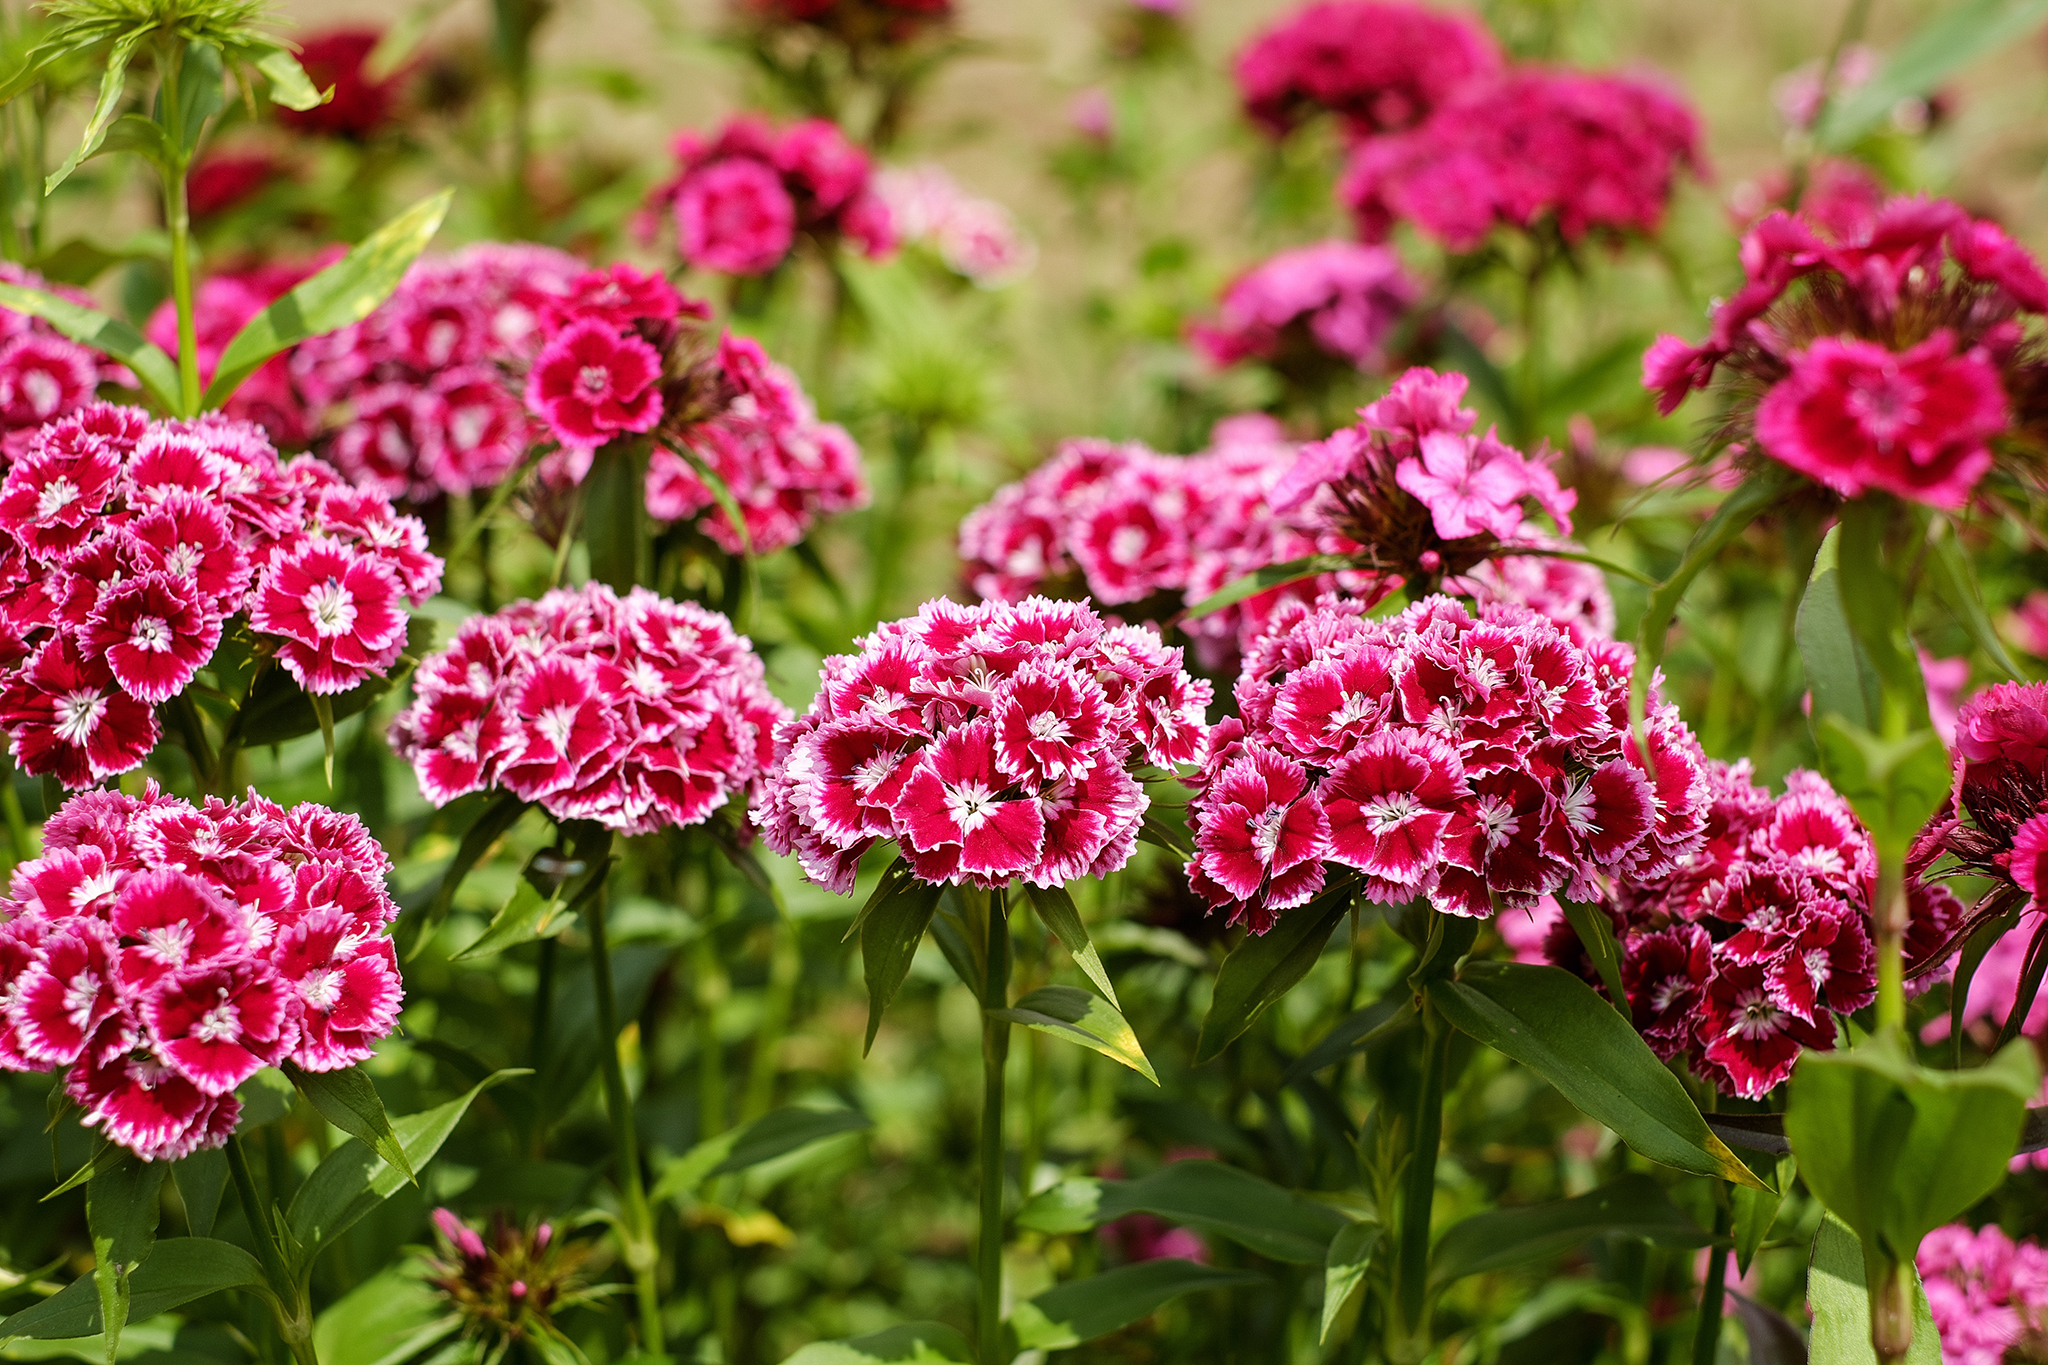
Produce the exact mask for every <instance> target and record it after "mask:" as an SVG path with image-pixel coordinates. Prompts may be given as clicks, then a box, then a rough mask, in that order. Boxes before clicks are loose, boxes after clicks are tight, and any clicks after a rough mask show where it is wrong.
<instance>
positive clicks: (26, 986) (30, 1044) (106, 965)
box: [6, 917, 127, 1067]
mask: <svg viewBox="0 0 2048 1365" xmlns="http://www.w3.org/2000/svg"><path fill="white" fill-rule="evenodd" d="M117 952H118V948H117V947H116V945H115V942H114V935H113V933H112V932H111V931H110V930H109V929H108V928H107V926H106V925H105V924H104V923H103V922H102V921H100V920H97V919H89V918H84V917H77V918H74V919H72V920H71V921H69V922H67V923H64V924H62V925H61V926H59V927H57V928H56V929H54V930H53V931H52V932H51V933H50V935H49V937H48V938H46V939H45V940H44V941H43V942H42V944H41V945H39V951H38V952H37V954H36V960H35V962H34V964H33V965H31V966H30V967H29V968H28V970H26V971H24V972H23V973H22V974H21V975H20V976H19V977H18V978H16V980H15V983H14V988H13V989H12V990H11V991H10V992H9V993H8V997H7V1002H6V1008H7V1020H8V1022H9V1023H11V1024H12V1025H13V1026H14V1031H15V1042H16V1046H17V1047H18V1048H19V1049H20V1052H21V1055H22V1056H23V1057H24V1058H26V1059H27V1060H28V1061H29V1062H31V1063H33V1064H36V1065H38V1066H41V1067H51V1066H69V1065H70V1064H71V1063H73V1062H75V1061H77V1060H78V1059H79V1057H80V1056H82V1055H83V1054H84V1053H85V1051H86V1049H87V1047H88V1046H91V1047H94V1048H95V1049H97V1048H100V1047H103V1046H106V1045H107V1040H106V1039H105V1038H103V1037H102V1036H101V1029H102V1027H103V1026H104V1025H106V1024H107V1023H108V1022H109V1021H110V1020H113V1021H115V1022H114V1027H113V1029H112V1030H111V1032H112V1034H113V1035H114V1041H113V1043H112V1047H113V1050H114V1051H115V1052H119V1051H121V1050H122V1048H123V1046H124V1044H123V1042H122V1041H121V1036H122V1029H121V1026H120V1022H119V1021H118V1019H117V1018H116V1016H117V1014H118V1012H119V1011H120V1010H121V1009H122V1008H123V1007H124V1005H125V1004H126V1003H127V1002H126V1000H125V999H124V997H123V994H122V992H121V987H120V976H119V973H118V971H117V969H116V953H117Z"/></svg>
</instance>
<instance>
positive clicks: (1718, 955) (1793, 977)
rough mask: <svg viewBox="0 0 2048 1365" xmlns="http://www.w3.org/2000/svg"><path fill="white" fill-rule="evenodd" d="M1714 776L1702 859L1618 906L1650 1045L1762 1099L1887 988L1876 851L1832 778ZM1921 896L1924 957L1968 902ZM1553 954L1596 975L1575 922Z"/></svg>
mask: <svg viewBox="0 0 2048 1365" xmlns="http://www.w3.org/2000/svg"><path fill="white" fill-rule="evenodd" d="M1707 781H1708V784H1709V786H1710V788H1711V792H1712V801H1711V809H1710V811H1709V813H1708V815H1707V822H1706V839H1705V841H1704V843H1703V844H1702V845H1701V847H1700V849H1699V850H1698V852H1697V853H1695V854H1694V855H1693V856H1691V857H1689V858H1687V859H1685V860H1684V861H1683V862H1682V863H1680V864H1679V865H1677V866H1674V867H1671V868H1668V869H1666V870H1665V871H1663V872H1661V873H1659V874H1656V875H1648V876H1646V875H1643V874H1640V873H1632V874H1629V875H1625V876H1622V877H1619V878H1617V879H1616V883H1615V886H1614V889H1613V894H1612V896H1611V897H1610V898H1609V899H1608V900H1607V902H1606V905H1607V912H1608V915H1609V917H1610V919H1611V920H1612V921H1613V923H1614V926H1615V937H1616V938H1617V940H1618V941H1619V942H1620V945H1621V951H1622V969H1621V970H1622V980H1623V984H1624V986H1625V988H1626V990H1627V991H1628V996H1629V999H1628V1004H1629V1009H1630V1013H1631V1014H1632V1016H1633V1018H1634V1020H1635V1024H1636V1027H1637V1028H1638V1029H1639V1030H1641V1032H1642V1034H1643V1037H1644V1038H1645V1039H1646V1040H1648V1042H1649V1044H1650V1046H1651V1047H1652V1048H1653V1049H1654V1050H1655V1051H1656V1052H1657V1054H1658V1055H1659V1056H1660V1057H1664V1058H1666V1059H1667V1060H1668V1059H1670V1058H1673V1057H1677V1056H1680V1055H1681V1054H1682V1055H1684V1056H1686V1057H1687V1058H1688V1059H1689V1060H1690V1061H1691V1064H1692V1067H1693V1070H1694V1071H1695V1072H1696V1073H1697V1074H1699V1075H1701V1076H1703V1077H1705V1078H1707V1079H1708V1080H1710V1081H1712V1082H1713V1084H1715V1085H1716V1086H1718V1087H1719V1088H1720V1089H1721V1090H1723V1091H1724V1092H1726V1093H1728V1094H1732V1095H1740V1096H1742V1097H1743V1098H1745V1099H1755V1098H1757V1097H1758V1096H1761V1095H1763V1094H1764V1093H1765V1092H1767V1091H1769V1090H1771V1089H1773V1088H1774V1087H1776V1086H1777V1085H1778V1084H1779V1083H1780V1082H1782V1081H1783V1080H1784V1079H1785V1078H1786V1077H1787V1076H1789V1075H1790V1074H1791V1072H1792V1065H1793V1063H1794V1062H1795V1061H1796V1060H1798V1056H1799V1050H1800V1049H1801V1048H1802V1047H1809V1048H1816V1049H1820V1050H1823V1051H1825V1050H1827V1049H1829V1048H1832V1047H1833V1046H1834V1045H1835V1029H1834V1024H1833V1022H1832V1020H1830V1018H1829V1017H1828V1016H1829V1014H1830V1013H1831V1012H1832V1013H1836V1014H1847V1013H1850V1012H1851V1011H1854V1010H1858V1009H1861V1008H1862V1007H1863V1006H1865V1005H1867V1004H1869V1003H1870V1001H1871V1000H1872V999H1873V998H1874V997H1875V995H1876V988H1877V978H1876V972H1877V959H1876V952H1875V949H1874V948H1873V947H1872V945H1871V933H1870V925H1869V916H1870V904H1871V898H1872V896H1873V895H1874V893H1875V889H1876V884H1877V852H1876V849H1875V846H1874V845H1872V843H1871V842H1870V837H1869V835H1868V834H1867V833H1866V832H1865V831H1864V829H1863V826H1862V824H1861V822H1859V821H1858V820H1857V818H1856V815H1855V813H1854V812H1853V811H1851V810H1850V809H1849V804H1848V802H1846V801H1844V800H1843V799H1842V798H1841V797H1840V796H1838V795H1837V794H1836V793H1835V790H1834V788H1832V787H1830V786H1829V785H1828V784H1827V782H1826V780H1825V779H1823V778H1822V777H1820V776H1819V775H1818V774H1815V773H1810V772H1803V771H1801V772H1794V773H1793V774H1791V775H1790V776H1789V777H1788V778H1787V779H1786V784H1785V792H1784V794H1783V795H1781V796H1778V797H1776V798H1773V797H1772V796H1771V794H1770V792H1769V791H1767V790H1765V789H1764V788H1762V787H1760V786H1757V785H1756V784H1755V783H1753V782H1752V781H1751V780H1750V774H1749V765H1748V762H1747V760H1745V761H1743V762H1740V763H1736V764H1726V763H1722V762H1719V761H1718V760H1717V761H1714V762H1712V763H1710V764H1709V765H1708V767H1707ZM1909 890H1910V894H1909V903H1910V906H1911V918H1910V921H1909V929H1908V934H1907V953H1908V955H1909V956H1919V955H1921V954H1924V953H1925V952H1927V951H1928V948H1929V947H1930V945H1932V944H1935V943H1938V942H1939V941H1940V940H1941V939H1942V938H1943V937H1945V936H1946V935H1947V933H1948V932H1949V930H1950V928H1951V927H1952V926H1953V925H1954V923H1955V922H1956V921H1957V920H1958V919H1959V918H1960V916H1961V906H1960V904H1959V903H1958V902H1957V901H1956V899H1955V897H1954V896H1952V895H1950V894H1949V893H1948V892H1947V891H1946V890H1945V889H1943V888H1940V887H1929V886H1924V885H1920V884H1918V883H1915V884H1914V885H1912V886H1911V887H1910V889H1909ZM1550 948H1551V953H1552V956H1553V958H1555V959H1557V960H1559V961H1562V962H1564V963H1567V964H1569V965H1577V966H1580V967H1581V969H1582V970H1583V958H1582V954H1581V950H1580V949H1579V947H1578V940H1577V938H1576V936H1575V935H1574V934H1573V933H1572V931H1571V929H1570V927H1569V926H1563V927H1561V928H1559V929H1557V930H1556V931H1554V932H1553V934H1552V935H1551V940H1550Z"/></svg>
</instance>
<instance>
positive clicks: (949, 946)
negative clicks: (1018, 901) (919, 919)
mask: <svg viewBox="0 0 2048 1365" xmlns="http://www.w3.org/2000/svg"><path fill="white" fill-rule="evenodd" d="M968 894H970V889H969V888H963V887H958V886H951V887H947V888H946V891H945V893H944V894H943V895H941V896H940V897H939V908H938V911H937V913H935V914H934V915H933V916H932V921H931V930H932V941H933V942H934V943H936V944H938V945H939V951H940V952H941V953H944V954H945V956H946V963H947V965H948V966H950V967H951V968H952V969H953V974H954V975H955V976H957V977H959V978H960V981H961V983H962V984H963V985H965V986H966V987H967V989H968V990H970V991H973V992H974V998H975V999H976V1000H980V1001H981V1002H982V1003H983V1004H987V1003H988V1002H987V1000H986V998H985V997H986V993H987V986H988V982H987V980H986V977H987V976H988V971H987V964H986V962H985V961H984V960H983V959H984V958H986V956H987V955H988V939H987V935H986V934H985V933H978V932H975V931H974V930H972V929H971V928H970V926H969V923H968V918H967V904H966V896H967V895H968ZM971 894H976V895H984V896H985V895H987V894H988V893H987V892H985V891H984V892H971ZM983 913H987V912H986V911H984V912H983Z"/></svg>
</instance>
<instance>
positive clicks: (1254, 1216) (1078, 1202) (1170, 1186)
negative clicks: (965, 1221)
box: [1016, 1161, 1349, 1265]
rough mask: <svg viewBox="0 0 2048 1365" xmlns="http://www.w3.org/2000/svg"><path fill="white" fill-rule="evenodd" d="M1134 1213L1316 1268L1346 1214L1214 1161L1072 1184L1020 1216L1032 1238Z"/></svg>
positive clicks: (1029, 1204) (1034, 1201)
mask: <svg viewBox="0 0 2048 1365" xmlns="http://www.w3.org/2000/svg"><path fill="white" fill-rule="evenodd" d="M1134 1213H1148V1214H1151V1215H1153V1216H1154V1217H1158V1218H1164V1219H1167V1220H1168V1221H1170V1222H1174V1223H1179V1224H1182V1225H1183V1226H1186V1227H1190V1228H1193V1229H1195V1230H1196V1231H1197V1232H1203V1233H1209V1234H1213V1235H1215V1236H1218V1237H1227V1238H1229V1239H1230V1240H1231V1241H1233V1242H1236V1243H1237V1244H1238V1245H1240V1246H1245V1247H1249V1248H1251V1249H1252V1250H1253V1251H1256V1252H1258V1253H1259V1254H1260V1255H1262V1256H1270V1257H1271V1258H1273V1259H1274V1260H1276V1261H1287V1262H1290V1263H1292V1264H1295V1265H1317V1264H1321V1263H1322V1262H1323V1260H1324V1259H1325V1258H1326V1257H1327V1255H1328V1254H1329V1249H1330V1240H1331V1238H1333V1237H1335V1236H1337V1235H1338V1234H1339V1233H1341V1232H1342V1231H1344V1229H1345V1228H1346V1227H1347V1226H1349V1223H1348V1220H1347V1219H1346V1218H1345V1217H1344V1215H1343V1214H1341V1213H1339V1212H1337V1210H1335V1209H1333V1208H1331V1207H1330V1206H1329V1205H1327V1204H1319V1203H1317V1202H1316V1201H1315V1200H1313V1199H1306V1198H1304V1197H1302V1196H1301V1195H1299V1194H1297V1193H1295V1192H1294V1191H1293V1190H1290V1189H1288V1188H1286V1187H1285V1186H1283V1185H1276V1184H1274V1183H1273V1182H1272V1181H1270V1180H1267V1179H1265V1178H1264V1177H1262V1176H1256V1175H1253V1174H1252V1173H1251V1172H1250V1171H1244V1170H1239V1169H1238V1168H1237V1167H1235V1166H1226V1165H1224V1164H1223V1163H1222V1162H1219V1161H1175V1162H1171V1163H1169V1164H1167V1165H1165V1166H1162V1167H1160V1168H1159V1169H1158V1170H1156V1171H1154V1172H1153V1173H1152V1174H1150V1175H1147V1176H1142V1177H1140V1178H1139V1179H1136V1180H1104V1179H1100V1178H1098V1177H1094V1176H1077V1177H1074V1178H1071V1179H1068V1180H1062V1181H1061V1182H1060V1183H1059V1184H1057V1185H1054V1186H1053V1187H1052V1188H1050V1189H1047V1190H1043V1191H1040V1192H1039V1193H1038V1194H1036V1195H1033V1196H1032V1197H1031V1198H1030V1199H1029V1200H1027V1201H1026V1202H1025V1204H1024V1207H1023V1208H1021V1209H1019V1210H1018V1211H1017V1219H1016V1221H1017V1226H1018V1227H1020V1228H1024V1229H1026V1230H1027V1231H1031V1232H1043V1233H1048V1234H1055V1235H1057V1234H1064V1233H1076V1232H1086V1231H1088V1230H1089V1229H1091V1228H1098V1227H1101V1226H1102V1225H1103V1224H1104V1223H1113V1222H1115V1221H1116V1220H1117V1219H1119V1218H1126V1217H1129V1216H1130V1215H1131V1214H1134Z"/></svg>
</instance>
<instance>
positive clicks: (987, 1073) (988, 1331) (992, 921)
mask: <svg viewBox="0 0 2048 1365" xmlns="http://www.w3.org/2000/svg"><path fill="white" fill-rule="evenodd" d="M1003 894H1004V893H1003V892H1002V891H1001V890H1000V889H998V890H995V891H991V892H990V893H989V897H988V967H987V975H986V976H985V977H984V978H983V980H982V994H981V1004H982V1016H981V1229H980V1240H979V1250H978V1252H977V1254H976V1256H975V1262H974V1267H975V1273H976V1274H977V1275H978V1276H980V1290H981V1294H980V1301H979V1303H978V1304H977V1306H976V1312H975V1326H976V1328H977V1329H978V1340H979V1344H980V1351H979V1353H978V1358H979V1359H980V1361H981V1365H1001V1362H1002V1359H1003V1091H1004V1085H1003V1079H1004V1072H1005V1071H1006V1070H1007V1069H1008V1064H1009V1060H1010V1021H1009V1020H1007V1019H998V1018H996V1017H995V1016H994V1015H992V1014H990V1013H989V1012H988V1011H990V1010H999V1009H1007V1008H1008V1007H1009V1003H1010V922H1009V917H1008V914H1007V913H1006V907H1005V906H1004V903H1003Z"/></svg>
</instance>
